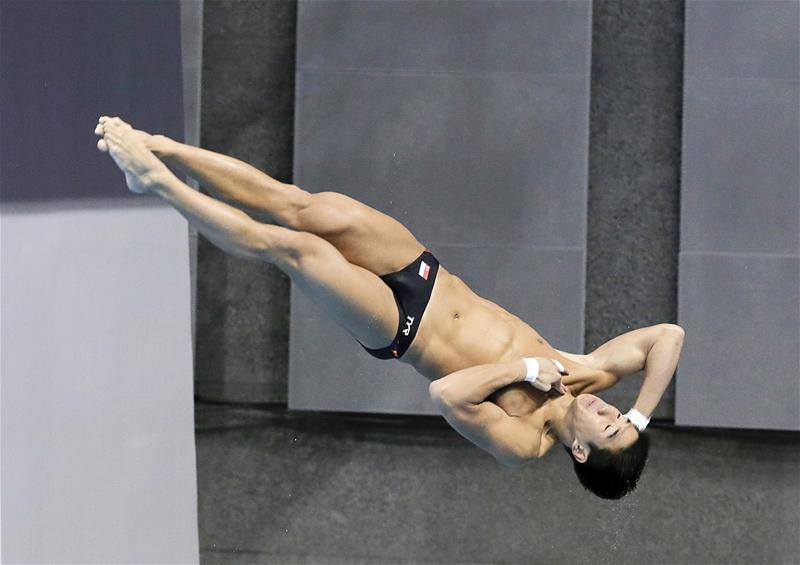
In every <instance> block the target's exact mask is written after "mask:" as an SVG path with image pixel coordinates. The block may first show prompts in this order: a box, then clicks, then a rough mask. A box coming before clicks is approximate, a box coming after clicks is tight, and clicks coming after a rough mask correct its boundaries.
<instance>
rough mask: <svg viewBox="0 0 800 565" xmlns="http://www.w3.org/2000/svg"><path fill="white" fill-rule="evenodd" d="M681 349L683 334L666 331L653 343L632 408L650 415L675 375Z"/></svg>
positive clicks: (678, 331)
mask: <svg viewBox="0 0 800 565" xmlns="http://www.w3.org/2000/svg"><path fill="white" fill-rule="evenodd" d="M682 349H683V332H682V331H681V330H668V331H665V332H663V333H662V335H660V336H659V338H658V339H657V340H656V341H655V342H654V343H653V346H652V347H651V348H650V351H649V353H648V355H647V359H646V361H645V366H644V381H643V382H642V388H641V389H640V390H639V396H638V397H637V398H636V403H635V404H634V406H633V407H634V408H635V409H636V410H638V411H639V412H641V413H642V414H644V415H645V416H647V417H648V418H649V417H650V416H651V415H652V413H653V411H654V410H655V408H656V406H657V405H658V403H659V401H660V400H661V397H662V395H663V394H664V391H665V390H666V389H667V386H668V385H669V382H670V381H671V380H672V377H673V375H674V374H675V369H676V367H677V366H678V359H680V356H681V350H682Z"/></svg>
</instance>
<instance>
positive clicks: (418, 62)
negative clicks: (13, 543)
mask: <svg viewBox="0 0 800 565" xmlns="http://www.w3.org/2000/svg"><path fill="white" fill-rule="evenodd" d="M590 15H591V2H589V1H588V0H582V1H578V2H560V1H540V2H502V1H501V2H485V1H468V2H454V1H450V2H428V1H416V2H361V1H346V2H343V1H337V2H330V1H323V2H314V1H306V0H301V1H300V2H299V5H298V28H299V32H298V39H299V41H298V58H297V64H298V67H313V68H332V67H336V68H357V69H373V70H386V69H392V70H405V71H426V72H430V71H434V72H437V71H443V72H447V73H453V72H473V73H474V72H489V73H496V72H533V73H552V74H578V75H587V74H588V73H589V57H588V56H587V51H586V44H587V42H588V41H589V39H588V35H589V33H590V26H589V25H587V23H588V21H589V18H590Z"/></svg>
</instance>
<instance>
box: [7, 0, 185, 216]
mask: <svg viewBox="0 0 800 565" xmlns="http://www.w3.org/2000/svg"><path fill="white" fill-rule="evenodd" d="M0 4H1V5H0V10H2V18H0V20H1V21H2V33H0V68H2V69H3V71H2V74H0V98H2V104H0V122H1V123H2V128H0V154H2V156H3V166H2V168H0V185H1V186H2V192H0V198H2V201H3V202H31V201H46V200H75V199H86V198H96V197H102V198H112V199H128V198H134V197H135V198H137V199H142V198H148V199H154V198H155V197H153V196H147V197H142V196H139V195H131V193H130V192H129V191H128V190H127V189H126V188H125V184H124V181H123V177H122V175H121V173H120V171H119V169H118V168H117V167H116V166H115V165H114V163H113V162H112V160H111V159H109V158H108V156H107V155H105V154H103V153H100V152H99V151H98V150H97V148H96V147H95V143H96V140H97V138H96V136H95V135H94V133H93V132H94V127H95V125H96V124H97V119H98V118H99V117H100V116H101V115H104V114H105V115H110V116H116V115H119V116H121V117H122V118H123V119H124V120H126V121H127V122H129V123H131V124H133V125H134V127H136V128H139V129H144V130H147V131H158V132H160V133H164V134H166V135H169V136H170V137H173V138H175V139H183V134H184V130H183V105H182V88H181V45H180V31H181V30H180V13H179V5H178V3H177V2H175V1H167V2H146V1H128V2H113V1H109V0H103V1H96V2H88V1H86V2H46V1H25V2H17V1H3V2H2V3H0Z"/></svg>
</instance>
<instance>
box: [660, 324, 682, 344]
mask: <svg viewBox="0 0 800 565" xmlns="http://www.w3.org/2000/svg"><path fill="white" fill-rule="evenodd" d="M661 331H662V332H663V333H664V335H668V336H671V337H672V338H674V339H676V340H677V341H680V342H683V338H684V337H685V336H686V332H685V331H684V329H683V328H682V327H681V326H679V325H678V324H661Z"/></svg>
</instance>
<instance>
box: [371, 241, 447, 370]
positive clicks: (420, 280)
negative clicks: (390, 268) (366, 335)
mask: <svg viewBox="0 0 800 565" xmlns="http://www.w3.org/2000/svg"><path fill="white" fill-rule="evenodd" d="M438 272H439V261H437V260H436V257H434V256H433V255H431V252H430V251H428V250H427V249H426V250H425V251H424V252H423V253H422V255H420V256H419V257H417V258H416V260H414V262H413V263H411V264H410V265H408V266H407V267H406V268H404V269H403V270H401V271H397V272H396V273H389V274H388V275H382V276H381V279H383V282H385V283H386V284H387V285H388V286H389V288H391V289H392V294H394V300H395V302H396V303H397V310H398V312H399V314H400V321H399V323H398V327H397V335H396V336H395V338H394V341H392V343H390V344H389V345H388V346H386V347H383V348H381V349H369V348H367V347H364V345H363V344H362V345H361V347H364V349H366V350H367V352H368V353H369V354H370V355H372V356H373V357H377V358H378V359H399V358H400V357H402V356H403V354H404V353H405V352H406V350H408V348H409V347H410V346H411V342H412V341H414V337H416V335H417V329H419V324H420V322H421V321H422V315H423V314H424V313H425V308H426V307H427V306H428V301H430V299H431V292H433V284H434V283H435V282H436V275H437V274H438Z"/></svg>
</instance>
